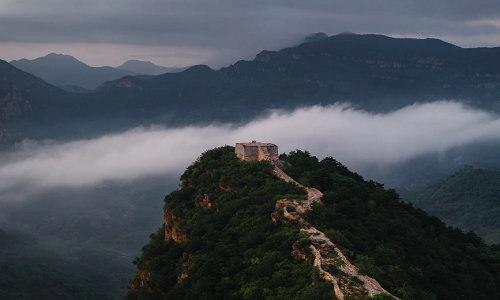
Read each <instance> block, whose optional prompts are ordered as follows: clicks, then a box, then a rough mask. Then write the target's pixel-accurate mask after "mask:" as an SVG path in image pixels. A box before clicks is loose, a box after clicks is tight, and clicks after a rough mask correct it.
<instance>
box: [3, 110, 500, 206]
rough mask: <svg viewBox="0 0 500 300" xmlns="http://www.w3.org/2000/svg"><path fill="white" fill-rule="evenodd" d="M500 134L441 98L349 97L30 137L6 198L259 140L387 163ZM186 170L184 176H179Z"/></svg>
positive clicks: (351, 162)
mask: <svg viewBox="0 0 500 300" xmlns="http://www.w3.org/2000/svg"><path fill="white" fill-rule="evenodd" d="M499 138H500V119H499V117H498V116H497V115H494V114H491V113H488V112H485V111H480V110H474V109H471V108H468V107H466V106H464V105H462V104H460V103H457V102H450V101H441V102H434V103H426V104H419V105H413V106H409V107H406V108H403V109H400V110H397V111H394V112H390V113H385V114H374V113H369V112H366V111H363V110H359V109H356V108H354V107H351V106H348V105H333V106H326V107H322V106H313V107H308V108H301V109H297V110H295V111H293V112H283V111H273V112H271V113H270V114H269V115H267V116H266V117H262V118H260V119H257V120H254V121H253V122H251V123H248V124H246V125H243V126H239V127H237V126H233V125H212V126H207V127H194V126H189V127H184V128H177V129H168V128H163V127H151V128H136V129H133V130H130V131H127V132H123V133H120V134H113V135H105V136H102V137H100V138H96V139H91V140H77V141H72V142H68V143H58V142H57V141H46V142H33V141H25V142H24V143H22V144H20V145H18V147H17V148H18V150H17V151H16V152H12V153H9V154H4V155H3V158H2V159H1V163H0V197H1V198H0V201H3V202H5V201H9V200H16V199H23V198H25V197H26V196H29V194H30V193H33V192H36V191H39V190H45V189H50V188H57V187H65V188H67V187H78V188H80V187H88V186H93V185H98V184H100V183H102V182H104V181H118V182H127V181H133V180H135V179H140V178H144V177H146V176H151V175H158V174H174V175H176V176H180V175H181V174H182V172H183V170H184V169H185V168H186V167H187V166H188V165H189V164H190V163H191V162H193V161H194V160H195V159H196V158H197V157H198V156H199V155H200V154H201V153H202V152H203V151H205V150H207V149H210V148H213V147H217V146H222V145H234V144H235V143H236V142H248V141H251V140H257V141H262V142H272V143H275V144H277V145H278V147H279V150H280V153H282V152H288V151H291V150H295V149H301V150H308V151H309V152H311V154H313V155H315V156H317V157H318V158H323V157H325V156H333V157H334V158H336V159H337V160H339V161H340V162H342V163H343V164H345V165H346V166H347V167H349V168H350V169H351V170H354V171H358V172H360V173H361V174H363V173H362V172H361V171H362V170H363V168H364V167H366V166H368V165H374V164H375V165H378V166H387V165H391V164H394V163H398V162H402V161H405V160H408V159H411V158H414V157H417V156H419V155H422V154H427V153H437V152H444V151H445V150H447V149H450V148H453V147H456V146H461V145H467V144H471V143H475V142H480V141H487V140H495V139H499ZM177 178H178V177H177Z"/></svg>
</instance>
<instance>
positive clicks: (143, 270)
mask: <svg viewBox="0 0 500 300" xmlns="http://www.w3.org/2000/svg"><path fill="white" fill-rule="evenodd" d="M281 159H282V160H284V161H285V162H288V163H290V165H289V166H288V167H287V168H286V169H285V171H286V172H287V174H289V175H291V176H292V177H293V178H295V179H296V180H297V181H298V182H300V183H301V184H303V185H306V186H312V187H314V188H317V189H319V190H320V191H322V192H323V193H324V196H323V197H322V201H323V203H324V204H323V205H320V204H316V205H313V209H312V210H310V211H307V212H305V213H303V214H302V217H303V218H305V219H306V220H307V221H308V222H309V223H310V224H311V225H312V226H314V227H315V228H318V229H319V230H321V231H322V232H324V233H326V236H328V237H329V238H330V240H331V241H332V242H333V243H335V245H336V246H338V247H339V248H340V249H341V250H342V252H343V253H344V254H345V255H346V256H347V257H348V258H349V260H350V261H351V262H353V263H354V265H355V266H356V267H358V268H359V271H360V272H361V274H366V275H369V276H371V277H374V278H375V279H376V280H377V281H378V282H379V283H380V284H381V285H382V286H383V287H384V288H385V289H387V290H388V291H389V292H390V293H392V294H394V295H396V296H398V297H399V298H401V299H426V300H428V299H495V298H498V297H500V294H499V292H498V291H497V290H496V288H495V287H496V285H498V284H499V283H500V278H499V276H498V272H499V271H500V264H499V263H500V252H499V251H500V249H499V247H498V246H491V247H489V246H486V245H485V244H484V243H483V241H482V240H481V239H480V238H479V237H477V236H476V235H475V234H474V233H467V234H464V233H463V232H462V231H460V230H459V229H454V228H451V227H446V226H445V224H444V223H443V222H441V221H440V220H439V219H437V218H435V217H430V216H429V215H428V214H427V213H425V212H423V211H421V210H419V209H415V208H414V207H413V206H412V205H410V204H406V203H404V202H402V201H401V200H400V198H399V196H398V194H397V193H395V191H394V190H385V189H384V188H383V185H381V184H378V183H375V182H373V181H365V180H363V178H362V177H361V176H359V175H358V174H355V173H352V172H350V171H349V170H348V169H347V168H346V167H345V166H343V165H342V164H340V163H339V162H337V161H336V160H334V159H333V158H331V157H327V158H325V159H323V160H322V161H318V159H316V158H315V157H313V156H311V155H310V154H309V153H308V152H302V151H295V152H291V153H290V154H288V155H282V156H281ZM272 170H273V167H272V165H271V164H269V163H268V162H243V161H240V160H239V159H237V158H236V155H235V154H234V148H233V147H228V146H226V147H221V148H217V149H214V150H210V151H207V152H205V153H204V154H203V155H202V156H201V157H200V158H199V159H198V160H197V161H196V162H194V163H193V164H192V165H191V166H189V167H188V169H187V170H186V172H185V173H184V174H183V175H182V177H181V179H182V181H183V184H182V188H181V189H180V190H177V191H174V192H172V193H171V194H169V195H168V196H167V197H166V198H165V224H164V225H163V226H162V227H161V228H160V229H159V230H158V231H157V232H156V233H154V234H152V235H151V241H150V243H149V244H148V245H146V246H145V247H144V248H143V253H142V256H141V257H140V258H138V259H136V260H135V263H136V264H137V266H138V273H137V274H136V276H135V277H134V279H133V280H132V287H131V291H130V293H129V295H128V296H127V299H311V298H314V299H332V298H333V297H334V294H333V286H332V285H331V284H330V283H328V282H325V281H323V280H322V279H321V278H320V274H318V270H317V269H315V268H313V267H312V266H311V265H310V264H309V263H310V262H311V260H310V259H308V256H307V250H304V249H307V248H308V247H309V245H310V244H311V241H310V239H309V238H308V237H304V235H302V234H300V233H299V230H298V229H293V228H289V227H287V226H285V225H283V224H282V223H280V222H276V223H274V222H273V220H272V217H271V215H272V214H273V213H275V204H276V201H277V200H279V199H283V198H287V199H298V201H300V199H305V191H304V190H303V189H302V188H299V187H298V186H295V185H293V184H291V183H286V182H285V181H283V180H280V179H278V178H277V177H276V176H274V175H273V173H272ZM278 213H279V211H278ZM297 248H298V249H302V251H305V252H304V253H306V255H305V257H303V258H298V259H294V258H293V257H292V255H293V251H294V249H295V250H297ZM295 257H297V256H296V255H295ZM304 258H305V259H304ZM308 262H309V263H308ZM376 297H379V298H380V297H383V296H376ZM365 298H366V296H362V295H358V296H356V297H355V299H365Z"/></svg>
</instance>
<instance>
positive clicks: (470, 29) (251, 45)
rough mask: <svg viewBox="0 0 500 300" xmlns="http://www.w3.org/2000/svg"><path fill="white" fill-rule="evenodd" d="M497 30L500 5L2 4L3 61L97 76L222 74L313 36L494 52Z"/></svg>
mask: <svg viewBox="0 0 500 300" xmlns="http://www.w3.org/2000/svg"><path fill="white" fill-rule="evenodd" d="M499 29H500V1H497V0H476V1H470V0H439V1H435V0H420V1H414V0H379V1H370V0H340V1H339V0H314V1H303V0H301V1H299V0H265V1H264V0H252V1H249V0H245V1H242V0H140V1H139V0H106V1H103V0H99V1H97V0H0V59H3V60H7V61H11V60H14V59H21V58H28V59H34V58H37V57H40V56H45V55H46V54H48V53H51V52H55V53H61V54H69V55H72V56H74V57H76V58H77V59H79V60H81V61H83V62H85V63H87V64H89V65H91V66H103V65H109V66H114V67H116V66H118V65H121V64H122V63H123V62H124V61H127V60H129V59H139V60H149V61H152V62H153V63H156V64H158V65H163V66H168V67H171V66H177V67H183V66H188V65H193V64H208V65H210V66H211V67H213V68H218V67H222V66H227V65H229V64H231V63H234V62H236V61H237V60H241V59H253V58H254V56H255V55H256V54H257V53H259V52H260V51H262V50H279V49H281V48H284V47H288V46H294V45H296V44H299V43H300V41H301V40H302V39H303V38H304V37H305V36H306V35H308V34H310V33H314V32H324V33H326V34H328V35H335V34H338V33H342V32H346V31H347V32H354V33H359V34H367V33H376V34H384V35H389V36H393V37H416V38H426V37H433V38H439V39H443V40H445V41H447V42H450V43H453V44H456V45H459V46H462V47H496V46H500V30H499Z"/></svg>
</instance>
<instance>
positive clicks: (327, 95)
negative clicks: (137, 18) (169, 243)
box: [1, 34, 500, 139]
mask: <svg viewBox="0 0 500 300" xmlns="http://www.w3.org/2000/svg"><path fill="white" fill-rule="evenodd" d="M499 52H500V49H499V48H478V49H464V48H460V47H457V46H454V45H451V44H448V43H445V42H443V41H440V40H435V39H422V40H418V39H395V38H389V37H385V36H380V35H355V34H342V35H337V36H332V37H329V38H326V39H321V40H319V41H314V42H310V43H303V44H301V45H300V46H297V47H291V48H286V49H283V50H280V51H263V52H261V53H259V54H258V55H257V56H256V58H255V59H254V60H253V61H239V62H237V63H235V64H234V65H230V66H229V67H226V68H222V69H221V70H219V71H214V70H212V69H210V68H209V67H207V66H194V67H191V68H189V69H188V70H186V71H184V72H180V73H174V74H168V73H167V74H164V75H160V76H155V77H147V78H141V77H132V76H128V77H123V78H121V79H118V80H114V81H109V82H106V83H104V84H102V86H101V87H100V89H99V91H97V92H96V93H91V94H64V95H63V94H61V95H63V96H60V97H59V98H58V99H55V98H52V99H44V98H43V97H41V96H37V97H36V98H37V99H31V100H30V101H35V102H44V101H48V102H53V101H59V102H63V103H67V104H69V103H71V105H65V104H63V105H59V104H58V105H57V106H56V107H53V108H54V110H51V109H48V110H47V111H46V112H44V113H41V114H40V113H35V112H33V113H30V114H27V115H25V116H24V117H23V118H22V120H21V119H18V120H17V121H18V122H17V121H16V120H15V118H12V119H11V120H10V121H9V124H8V125H9V126H10V125H12V126H14V124H16V126H17V125H18V124H17V123H23V124H27V123H29V122H31V120H34V119H37V120H49V119H50V120H51V122H54V121H57V120H58V119H59V118H61V117H68V118H71V119H72V120H74V121H75V122H77V123H86V124H90V125H88V126H90V128H87V129H86V130H85V131H84V132H82V131H81V129H78V128H77V127H74V126H71V125H69V126H65V128H62V129H61V130H59V131H58V132H54V133H53V134H51V135H50V134H49V136H44V137H49V138H56V137H57V135H58V134H63V131H64V132H66V133H67V134H68V135H73V136H74V135H77V136H78V135H82V134H85V135H87V136H91V135H92V133H93V132H106V131H114V130H123V129H127V128H131V127H135V126H138V125H147V124H153V123H155V124H164V125H168V126H178V125H183V124H184V125H185V124H200V123H210V122H214V121H220V122H241V121H248V120H250V119H252V118H254V117H256V116H257V115H259V114H261V113H262V112H264V111H266V109H269V108H272V109H276V108H284V109H293V108H296V107H298V106H309V105H316V104H323V105H326V104H333V103H335V102H339V101H340V102H350V103H353V104H354V105H356V106H358V107H359V108H362V109H366V110H369V111H374V112H383V111H390V110H394V109H399V108H402V107H405V106H407V105H410V104H413V103H415V102H427V101H435V100H441V99H454V100H457V101H462V102H464V103H466V104H468V105H471V106H472V107H476V108H485V109H489V110H492V111H498V109H499V107H500V106H499V99H500V96H499V91H500V88H499V84H500V82H499V81H500V67H499V65H500V64H498V63H496V62H497V61H498V60H499V58H498V57H499V56H498V53H499ZM1 71H2V73H4V76H6V77H7V78H10V73H12V72H14V71H13V70H11V69H10V68H7V67H6V68H4V69H2V70H1ZM120 72H126V71H123V70H120ZM12 84H13V86H16V87H17V88H18V92H16V93H17V94H22V93H23V89H24V88H27V86H22V87H21V86H20V85H19V84H18V83H16V82H12ZM96 84H97V82H96ZM60 93H62V92H60ZM47 105H48V107H52V105H50V104H48V103H47ZM56 108H57V109H56ZM56 111H57V113H56ZM62 111H64V113H59V112H62ZM109 120H114V121H113V122H109ZM38 122H39V123H38V126H44V125H46V122H45V123H44V121H41V122H40V121H38ZM6 125H7V124H6ZM86 126H87V125H86ZM7 131H8V130H7ZM29 131H30V130H29V129H28V130H26V131H16V132H13V133H11V135H18V136H23V137H31V138H35V139H37V138H43V137H42V136H40V135H38V134H37V133H34V132H29Z"/></svg>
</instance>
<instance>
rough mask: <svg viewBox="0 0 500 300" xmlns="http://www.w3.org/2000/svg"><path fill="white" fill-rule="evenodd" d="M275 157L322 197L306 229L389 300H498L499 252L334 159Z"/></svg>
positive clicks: (300, 154)
mask: <svg viewBox="0 0 500 300" xmlns="http://www.w3.org/2000/svg"><path fill="white" fill-rule="evenodd" d="M280 159H283V160H286V161H288V162H290V163H291V166H290V167H288V168H287V169H286V170H285V171H286V172H287V173H288V174H289V175H290V176H292V177H294V178H298V179H299V181H300V182H301V183H303V184H308V185H310V186H312V187H316V188H318V189H320V190H322V191H323V192H324V197H323V201H324V202H325V205H324V206H321V205H317V206H315V207H314V209H313V210H312V211H309V212H307V217H308V220H309V221H310V222H311V224H312V225H313V226H314V227H316V228H318V229H319V230H322V231H323V232H325V234H327V236H328V237H330V239H331V240H332V242H334V243H336V244H337V245H338V246H339V247H340V248H341V249H343V251H344V254H346V255H347V256H348V257H349V259H350V260H351V262H353V263H354V264H355V265H356V266H357V267H359V269H360V271H361V272H362V273H364V274H367V275H369V276H372V277H374V278H375V279H377V280H378V281H379V282H380V284H381V285H382V286H383V287H384V288H386V289H388V290H389V291H390V292H391V293H393V294H394V295H396V296H398V297H400V298H401V299H405V300H408V299H422V300H424V299H425V300H429V299H450V300H451V299H453V300H456V299H500V291H498V289H497V288H496V287H497V286H498V284H500V277H499V271H500V247H498V246H491V247H488V246H486V245H485V244H484V242H483V241H482V240H481V238H479V237H478V236H477V235H476V234H474V233H472V232H469V233H463V232H462V231H461V230H460V229H456V228H452V227H447V226H446V225H445V224H444V223H443V222H442V221H440V220H439V219H438V218H436V217H432V216H429V215H428V214H427V213H426V212H424V211H422V210H420V209H416V208H414V207H413V206H412V205H411V204H408V203H404V202H402V201H401V200H400V198H399V195H398V194H397V193H396V192H395V191H394V190H385V189H384V188H383V185H382V184H379V183H376V182H373V181H365V180H363V178H362V177H361V176H360V175H358V174H356V173H352V172H350V171H349V170H348V169H347V168H346V167H345V166H343V165H342V164H340V163H339V162H337V161H336V160H334V159H333V158H331V157H327V158H325V159H323V160H322V161H319V160H318V159H317V158H316V157H314V156H311V155H310V154H309V153H308V152H307V151H306V152H302V151H295V152H291V153H290V154H289V155H282V156H281V157H280ZM380 297H382V296H380ZM382 299H383V298H382Z"/></svg>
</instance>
